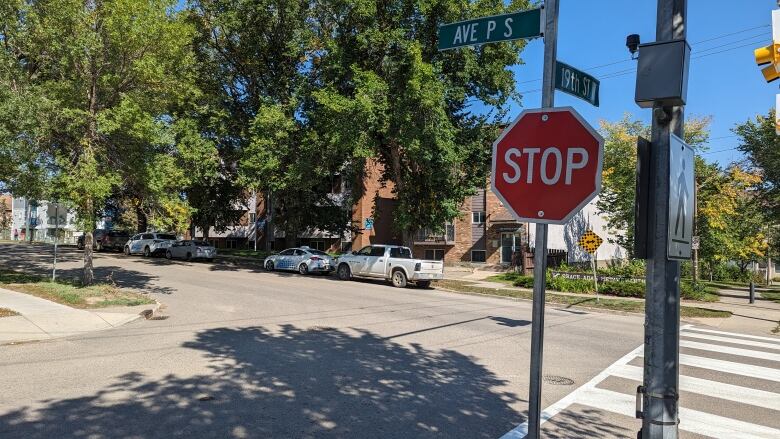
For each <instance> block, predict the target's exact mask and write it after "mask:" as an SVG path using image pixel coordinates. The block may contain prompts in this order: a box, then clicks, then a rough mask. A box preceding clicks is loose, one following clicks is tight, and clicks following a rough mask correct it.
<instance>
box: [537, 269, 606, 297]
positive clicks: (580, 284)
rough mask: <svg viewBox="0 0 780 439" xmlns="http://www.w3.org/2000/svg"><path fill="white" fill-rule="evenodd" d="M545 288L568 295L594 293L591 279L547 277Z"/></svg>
mask: <svg viewBox="0 0 780 439" xmlns="http://www.w3.org/2000/svg"><path fill="white" fill-rule="evenodd" d="M547 288H550V289H551V290H556V291H565V292H569V293H592V292H593V291H595V289H596V288H595V286H594V285H593V280H592V279H567V278H565V277H560V276H558V277H552V276H550V274H549V273H548V275H547Z"/></svg>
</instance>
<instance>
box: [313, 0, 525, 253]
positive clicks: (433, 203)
mask: <svg viewBox="0 0 780 439" xmlns="http://www.w3.org/2000/svg"><path fill="white" fill-rule="evenodd" d="M528 6H529V2H528V1H523V0H516V1H512V2H510V3H509V4H508V5H507V4H505V3H504V2H503V1H500V0H480V1H475V2H462V1H455V0H452V1H440V2H435V3H431V2H428V1H410V0H395V1H392V0H391V1H386V2H374V1H368V0H362V1H340V0H332V1H321V2H315V7H314V11H313V12H314V17H315V21H316V23H317V24H318V25H317V27H316V28H315V30H316V34H315V37H314V41H315V46H314V49H315V50H313V51H311V53H310V56H311V69H310V74H309V78H308V80H309V83H310V84H311V88H312V89H315V90H316V91H315V92H313V93H311V94H310V95H307V96H306V97H307V98H308V100H307V101H305V102H304V108H305V109H306V110H307V113H306V115H307V119H308V120H309V121H310V122H311V126H312V129H313V130H314V132H315V133H316V136H315V137H314V140H319V141H321V142H322V143H323V146H322V147H321V149H322V148H341V149H343V150H344V153H343V155H342V156H341V157H340V160H341V162H340V163H348V164H349V166H350V167H351V168H352V174H354V175H357V176H360V175H361V174H362V166H363V164H364V163H365V161H366V159H372V160H376V161H378V162H379V163H380V164H381V165H382V166H381V169H382V170H383V171H382V172H383V174H382V179H383V180H385V181H389V182H392V183H393V190H394V192H395V198H396V200H397V205H396V208H395V210H394V217H393V223H394V225H395V227H396V229H397V230H398V231H400V232H402V234H403V235H404V237H405V240H407V241H408V239H409V238H410V237H411V235H412V233H413V232H414V231H415V230H418V229H420V228H432V229H441V228H442V227H443V225H444V223H445V222H446V221H448V220H451V219H453V218H454V217H456V216H457V215H458V210H459V206H460V205H461V203H462V201H463V199H464V197H465V196H466V195H468V194H470V193H471V191H473V189H474V188H475V187H480V186H482V185H484V182H485V180H486V178H487V173H488V170H489V153H487V152H486V151H487V150H488V149H489V148H487V145H489V139H491V140H492V138H494V136H495V135H496V133H497V131H498V130H497V126H498V123H499V122H500V121H501V120H502V117H503V115H504V111H505V110H506V104H507V103H508V101H509V100H510V99H513V98H516V97H517V96H516V94H515V81H514V78H513V75H512V73H511V71H510V70H509V69H508V67H511V66H513V65H516V64H519V63H520V62H521V60H520V57H519V53H520V52H521V51H522V49H523V48H524V46H525V42H524V41H517V42H511V43H501V44H488V45H484V46H480V47H473V48H464V49H460V50H452V51H445V52H439V51H438V50H437V42H438V41H437V31H438V26H439V25H441V24H444V23H448V22H453V21H458V20H463V19H467V18H472V17H476V16H485V15H493V14H501V13H505V12H508V11H514V10H518V9H525V8H527V7H528ZM475 103H481V104H483V105H486V106H488V107H491V108H494V111H493V112H491V113H488V114H485V115H479V116H478V115H475V114H474V113H472V112H471V111H470V109H471V106H472V105H474V104H475ZM337 145H338V146H337Z"/></svg>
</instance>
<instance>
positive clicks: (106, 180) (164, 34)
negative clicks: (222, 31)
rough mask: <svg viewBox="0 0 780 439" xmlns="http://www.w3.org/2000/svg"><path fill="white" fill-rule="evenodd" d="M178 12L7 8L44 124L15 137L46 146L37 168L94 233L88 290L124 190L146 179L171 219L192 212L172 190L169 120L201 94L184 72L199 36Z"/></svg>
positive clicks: (169, 4) (62, 0) (164, 0)
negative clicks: (113, 201)
mask: <svg viewBox="0 0 780 439" xmlns="http://www.w3.org/2000/svg"><path fill="white" fill-rule="evenodd" d="M175 6H176V2H175V1H173V0H143V1H137V0H89V1H77V0H48V1H10V3H9V2H4V8H5V10H4V11H3V12H4V14H3V17H4V19H6V20H7V24H8V27H7V28H9V29H12V30H13V31H12V32H9V33H7V34H6V35H5V36H4V38H3V43H4V47H3V50H4V55H3V56H4V57H5V59H6V60H10V61H11V62H12V64H13V67H12V69H20V70H21V71H22V72H23V73H24V75H23V79H24V81H25V83H26V84H28V86H29V89H30V90H33V93H34V95H35V96H36V97H38V98H39V99H38V100H37V101H36V108H37V109H38V111H37V112H36V114H35V116H36V124H35V126H33V127H21V129H20V128H17V129H16V132H15V134H16V135H17V136H21V137H23V138H36V140H37V142H36V144H37V145H42V148H40V149H39V150H38V151H36V154H34V159H33V160H31V161H30V162H31V163H33V164H45V165H48V166H50V168H49V172H48V175H49V176H51V177H52V178H53V180H54V184H53V187H54V188H55V191H54V192H53V193H52V194H51V196H52V197H56V198H58V199H60V200H62V201H65V202H66V203H67V204H69V205H70V206H72V207H73V208H75V210H76V212H77V213H78V216H79V218H80V222H81V225H82V227H83V228H84V230H85V232H86V244H87V245H86V246H85V247H86V251H85V253H84V276H83V281H84V283H85V284H89V283H91V282H92V278H93V274H92V253H91V245H90V244H91V238H92V234H91V232H92V230H93V229H94V227H95V220H96V217H97V215H98V213H99V212H100V211H101V209H102V207H103V206H104V205H105V202H106V200H107V198H108V197H109V196H110V195H111V194H112V193H115V192H116V190H117V189H118V188H120V187H123V186H132V184H133V183H132V182H133V181H140V180H141V179H142V178H143V179H145V181H146V183H144V185H145V187H144V189H148V192H146V193H145V194H143V195H148V194H149V193H150V192H151V193H154V194H155V195H157V196H159V197H160V199H163V200H164V201H163V202H162V203H160V204H161V205H162V206H163V208H162V210H163V212H162V213H164V214H166V215H168V214H171V215H175V214H176V213H177V212H179V213H182V212H183V211H185V210H186V208H185V205H184V204H183V203H181V202H180V200H176V198H177V197H178V195H177V193H176V191H175V190H172V188H175V187H176V186H177V185H178V182H177V179H179V175H177V172H180V171H179V170H177V169H176V168H175V167H174V166H173V165H174V162H173V160H172V158H171V153H172V150H173V148H174V144H173V142H172V140H173V139H172V136H171V135H170V134H169V132H168V131H169V130H168V127H169V124H170V119H169V118H166V117H165V115H166V113H167V110H168V109H169V107H170V105H171V104H172V103H173V102H176V101H178V100H180V99H183V98H184V97H185V96H186V95H187V94H188V93H190V92H191V87H190V86H189V81H187V80H186V78H184V76H185V75H184V74H183V72H185V73H186V72H187V71H188V66H189V65H191V63H192V58H191V56H190V50H189V47H190V46H189V42H190V39H191V36H192V31H191V30H190V27H189V26H188V25H187V24H186V23H184V22H183V21H182V20H180V19H179V17H178V14H177V13H176V12H175V8H174V7H175ZM5 124H6V125H8V122H7V121H5ZM30 133H37V134H38V135H36V136H33V135H32V134H30ZM28 144H29V143H28ZM16 149H17V150H19V148H16ZM139 176H140V177H139ZM147 179H148V180H147ZM139 192H141V191H139ZM166 196H167V198H166ZM179 216H181V215H179ZM160 217H163V215H160Z"/></svg>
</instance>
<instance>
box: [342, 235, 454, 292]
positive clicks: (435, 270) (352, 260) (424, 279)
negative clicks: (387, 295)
mask: <svg viewBox="0 0 780 439" xmlns="http://www.w3.org/2000/svg"><path fill="white" fill-rule="evenodd" d="M336 274H337V275H338V277H339V279H341V280H349V279H351V278H352V277H366V278H378V279H385V280H389V281H391V282H392V283H393V286H395V287H398V288H404V287H405V286H406V285H407V284H408V283H409V282H413V283H414V284H415V285H417V286H418V287H420V288H427V287H429V286H430V285H431V281H432V280H437V279H441V278H443V277H444V264H443V263H442V262H441V261H423V260H421V259H412V251H411V250H410V249H409V247H401V246H397V245H369V246H367V247H363V248H362V249H360V250H359V251H356V252H352V253H351V254H346V255H342V256H340V257H339V258H338V260H337V261H336Z"/></svg>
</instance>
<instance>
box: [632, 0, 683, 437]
mask: <svg viewBox="0 0 780 439" xmlns="http://www.w3.org/2000/svg"><path fill="white" fill-rule="evenodd" d="M686 9H687V6H686V0H658V12H657V14H658V16H657V23H656V40H657V41H659V42H660V41H670V40H676V39H684V38H685V34H686V21H685V19H686ZM682 129H683V107H679V106H675V107H664V106H662V105H660V104H656V105H655V106H654V107H653V125H652V140H651V144H652V148H651V153H650V170H651V177H650V193H649V197H650V198H649V199H650V200H658V202H657V203H656V207H655V209H653V210H652V213H651V214H650V217H649V218H648V226H649V227H648V229H649V230H648V233H649V235H648V249H647V250H648V255H647V256H648V258H647V273H646V282H647V287H646V300H645V349H644V380H643V381H644V385H643V388H642V391H643V395H642V403H643V404H642V406H643V409H644V410H643V417H642V430H641V438H642V439H676V438H677V437H678V428H677V424H678V419H679V418H678V401H677V398H678V389H679V364H680V363H679V353H680V350H679V341H680V339H679V337H680V285H679V282H678V280H679V276H680V263H679V262H678V261H675V260H670V259H669V258H668V256H667V248H668V247H667V240H668V239H669V226H668V223H669V201H668V200H669V197H670V191H671V184H670V181H669V180H670V179H669V174H670V168H671V165H670V158H669V156H670V154H671V136H670V134H671V133H675V134H676V135H678V136H680V137H681V136H682Z"/></svg>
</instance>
